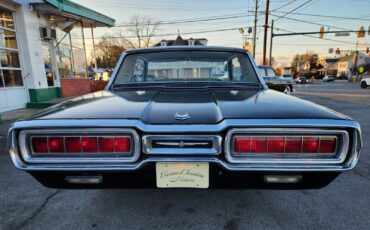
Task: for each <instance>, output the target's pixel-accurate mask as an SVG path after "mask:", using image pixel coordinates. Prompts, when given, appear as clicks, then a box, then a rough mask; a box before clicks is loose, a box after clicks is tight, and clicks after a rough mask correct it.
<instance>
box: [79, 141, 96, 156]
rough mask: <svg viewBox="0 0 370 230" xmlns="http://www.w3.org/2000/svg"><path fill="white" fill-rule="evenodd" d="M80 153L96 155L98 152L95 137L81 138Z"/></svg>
mask: <svg viewBox="0 0 370 230" xmlns="http://www.w3.org/2000/svg"><path fill="white" fill-rule="evenodd" d="M81 145H82V152H84V153H94V152H95V153H96V152H98V140H97V137H82V138H81Z"/></svg>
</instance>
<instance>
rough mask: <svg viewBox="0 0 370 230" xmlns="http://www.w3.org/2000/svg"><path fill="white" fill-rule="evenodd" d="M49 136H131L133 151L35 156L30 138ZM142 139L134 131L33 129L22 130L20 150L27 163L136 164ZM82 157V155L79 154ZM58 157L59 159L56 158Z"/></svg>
mask: <svg viewBox="0 0 370 230" xmlns="http://www.w3.org/2000/svg"><path fill="white" fill-rule="evenodd" d="M48 135H58V136H63V135H66V136H68V135H70V136H76V135H80V136H86V137H89V136H90V135H94V136H99V135H104V136H129V137H131V141H132V143H131V146H132V148H133V149H132V150H131V151H130V153H123V154H118V155H114V154H112V153H109V154H105V153H101V155H102V156H99V155H100V154H94V153H91V154H86V156H80V157H76V156H72V157H67V156H66V155H68V154H71V155H73V153H67V152H65V153H62V154H58V153H56V154H55V157H53V156H52V155H53V153H48V154H47V155H45V154H34V153H33V151H32V147H31V146H30V143H29V137H30V136H48ZM140 143H141V142H140V138H139V135H138V134H137V133H136V131H135V130H133V129H99V128H96V129H95V128H93V129H88V128H83V129H31V130H22V131H20V133H19V150H20V153H21V156H22V158H23V159H24V161H25V162H27V163H113V162H122V163H124V162H135V161H137V160H138V159H139V156H140V146H141V144H140ZM79 154H80V155H82V154H81V153H79ZM56 156H57V157H56Z"/></svg>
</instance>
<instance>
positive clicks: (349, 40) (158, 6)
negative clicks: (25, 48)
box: [73, 0, 370, 63]
mask: <svg viewBox="0 0 370 230" xmlns="http://www.w3.org/2000/svg"><path fill="white" fill-rule="evenodd" d="M73 1H75V2H77V3H80V4H82V5H84V6H86V7H89V8H92V9H94V10H96V11H98V12H101V13H103V14H105V15H107V16H110V17H112V18H114V19H116V25H120V24H123V23H125V22H127V21H128V18H129V17H130V16H131V15H133V14H139V15H148V16H150V17H153V18H155V19H156V20H159V21H173V20H181V19H192V18H203V17H214V16H225V15H226V16H227V15H235V14H237V15H240V14H246V16H245V17H244V16H243V17H238V18H232V19H227V20H215V21H207V22H197V23H184V24H172V25H161V27H160V28H161V31H160V33H161V34H177V31H178V30H179V31H180V34H181V33H188V32H195V31H204V30H218V29H230V28H239V27H251V26H253V20H254V16H253V13H252V12H250V11H253V10H254V6H255V5H254V4H255V0H228V1H224V0H207V1H206V0H187V1H184V0H160V1H154V0H104V1H103V0H73ZM259 2H260V3H259V5H260V10H264V9H265V0H260V1H259ZM305 3H306V4H305ZM302 4H304V5H303V6H302V7H300V8H298V9H297V10H295V11H294V14H289V15H287V16H286V17H289V18H292V19H298V20H303V21H310V22H312V23H316V24H320V25H321V24H322V25H324V26H325V30H328V29H330V30H342V29H347V30H357V29H359V28H360V26H364V27H365V29H366V30H367V29H368V27H369V26H370V11H369V9H370V0H311V1H309V0H271V3H270V10H272V11H273V12H272V14H274V15H271V16H270V19H273V18H275V19H277V18H278V15H280V16H283V15H284V14H285V13H284V12H289V11H291V10H293V9H295V8H297V7H299V6H301V5H302ZM284 5H286V6H284ZM282 6H283V7H282ZM274 9H276V10H275V11H274ZM302 14H318V15H327V16H336V17H347V18H359V19H344V18H330V17H315V16H308V15H302ZM248 15H250V16H248ZM263 22H264V15H260V16H259V17H258V25H259V27H258V28H259V29H258V43H257V62H259V61H260V57H261V54H262V41H263V28H262V27H261V25H262V24H263ZM320 25H312V24H309V23H304V22H299V21H293V20H291V19H287V18H279V19H277V20H276V22H275V28H281V29H285V30H290V31H295V32H296V31H319V28H320ZM328 26H330V28H329V27H328ZM274 32H275V33H280V32H283V31H281V30H280V31H276V30H274ZM103 33H108V34H109V33H110V31H109V30H107V29H105V30H104V32H102V31H97V35H98V36H101V35H102V34H103ZM312 36H314V37H318V35H312ZM175 37H176V36H167V37H158V38H157V39H158V40H161V39H163V38H165V39H174V38H175ZM183 37H184V38H188V37H194V38H197V37H205V38H207V39H208V40H209V45H219V46H234V47H241V45H242V37H241V34H240V33H239V31H238V30H232V31H221V32H213V33H197V34H190V35H183ZM325 38H328V39H334V40H337V41H328V40H322V39H317V38H311V37H306V36H290V37H275V38H274V48H273V55H272V56H273V57H275V59H277V61H278V62H279V63H288V62H290V61H291V59H292V56H293V55H294V54H296V53H305V52H306V51H307V50H312V51H315V52H318V53H319V54H320V55H322V56H330V55H331V54H328V49H329V48H334V49H335V48H340V49H342V50H345V49H355V46H356V45H355V44H356V42H359V44H360V45H359V46H358V47H359V49H363V50H364V49H365V48H366V47H367V46H370V35H367V34H366V37H365V38H364V39H358V38H357V37H356V35H355V34H353V33H352V34H351V36H350V37H335V36H334V35H330V34H327V35H325ZM341 41H344V42H341Z"/></svg>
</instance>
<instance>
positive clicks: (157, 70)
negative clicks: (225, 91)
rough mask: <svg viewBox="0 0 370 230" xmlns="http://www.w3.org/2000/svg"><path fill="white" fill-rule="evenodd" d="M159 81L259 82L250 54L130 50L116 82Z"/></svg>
mask: <svg viewBox="0 0 370 230" xmlns="http://www.w3.org/2000/svg"><path fill="white" fill-rule="evenodd" d="M148 82H149V83H156V82H162V83H167V82H251V83H259V80H258V78H257V75H256V73H255V71H254V69H253V67H252V64H251V62H250V60H249V59H248V56H247V55H245V54H242V53H233V52H218V51H167V52H151V53H139V54H129V55H127V56H126V57H125V59H124V61H123V64H122V66H121V67H120V70H119V72H118V74H117V76H116V78H115V80H114V84H128V83H148Z"/></svg>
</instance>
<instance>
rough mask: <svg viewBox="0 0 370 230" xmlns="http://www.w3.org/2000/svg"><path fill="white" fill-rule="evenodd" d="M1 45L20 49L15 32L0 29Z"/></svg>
mask: <svg viewBox="0 0 370 230" xmlns="http://www.w3.org/2000/svg"><path fill="white" fill-rule="evenodd" d="M0 47H4V48H9V49H18V47H17V39H16V37H15V32H13V31H9V30H3V29H0Z"/></svg>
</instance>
